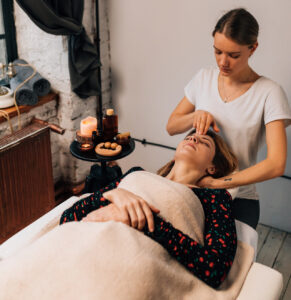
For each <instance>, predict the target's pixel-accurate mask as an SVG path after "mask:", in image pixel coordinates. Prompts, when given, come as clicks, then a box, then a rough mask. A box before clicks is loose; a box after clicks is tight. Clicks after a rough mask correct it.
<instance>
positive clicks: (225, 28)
mask: <svg viewBox="0 0 291 300" xmlns="http://www.w3.org/2000/svg"><path fill="white" fill-rule="evenodd" d="M216 32H219V33H223V34H224V35H225V36H226V37H227V38H229V39H231V40H233V41H235V42H236V43H238V44H240V45H249V46H250V48H251V45H253V44H254V43H256V42H257V39H258V35H259V24H258V22H257V20H256V19H255V18H254V16H253V15H252V14H250V13H249V12H248V11H247V10H245V9H244V8H237V9H233V10H230V11H229V12H227V13H226V14H224V15H223V16H222V17H221V18H220V19H219V20H218V22H217V24H216V26H215V28H214V30H213V32H212V36H213V37H214V35H215V33H216Z"/></svg>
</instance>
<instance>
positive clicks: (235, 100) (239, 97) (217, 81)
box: [216, 68, 263, 105]
mask: <svg viewBox="0 0 291 300" xmlns="http://www.w3.org/2000/svg"><path fill="white" fill-rule="evenodd" d="M219 74H220V70H219V69H218V68H217V78H216V90H217V94H218V98H219V100H220V102H221V103H222V104H225V105H229V104H231V103H233V102H238V100H240V99H241V98H243V97H244V96H246V95H247V94H248V93H249V92H250V91H251V90H252V89H253V87H254V86H255V85H256V84H257V82H258V81H259V80H260V79H261V78H263V76H261V75H259V77H258V78H257V79H256V80H255V81H254V82H253V83H252V85H251V86H250V87H249V88H248V89H247V90H246V91H245V92H244V93H243V94H241V95H240V96H238V97H236V98H235V99H233V100H231V101H228V102H226V101H224V100H223V99H222V97H221V95H220V93H219Z"/></svg>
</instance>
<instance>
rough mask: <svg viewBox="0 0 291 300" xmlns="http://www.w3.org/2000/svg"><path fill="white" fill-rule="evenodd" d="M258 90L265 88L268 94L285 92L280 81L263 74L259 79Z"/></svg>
mask: <svg viewBox="0 0 291 300" xmlns="http://www.w3.org/2000/svg"><path fill="white" fill-rule="evenodd" d="M257 90H258V91H260V90H264V91H265V92H266V93H267V94H269V93H276V92H284V90H283V88H282V86H281V85H280V84H279V83H277V82H276V81H274V80H272V79H270V78H268V77H266V76H261V77H260V78H259V79H258V84H257Z"/></svg>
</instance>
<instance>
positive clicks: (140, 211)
mask: <svg viewBox="0 0 291 300" xmlns="http://www.w3.org/2000/svg"><path fill="white" fill-rule="evenodd" d="M135 208H136V213H137V217H138V226H137V229H138V230H142V229H143V228H144V227H145V224H146V216H145V212H144V209H143V207H141V205H140V203H138V204H137V205H136V207H135Z"/></svg>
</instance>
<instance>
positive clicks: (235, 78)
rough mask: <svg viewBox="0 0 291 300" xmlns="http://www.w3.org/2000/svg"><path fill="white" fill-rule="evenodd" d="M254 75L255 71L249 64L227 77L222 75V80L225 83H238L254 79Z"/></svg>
mask: <svg viewBox="0 0 291 300" xmlns="http://www.w3.org/2000/svg"><path fill="white" fill-rule="evenodd" d="M255 75H256V73H255V72H254V71H253V70H252V69H251V68H250V67H249V66H247V67H246V68H245V69H244V70H242V71H241V72H239V73H237V74H234V75H232V76H228V77H226V76H224V77H223V81H224V82H225V84H227V85H240V84H243V83H249V82H251V81H252V80H254V78H255Z"/></svg>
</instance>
